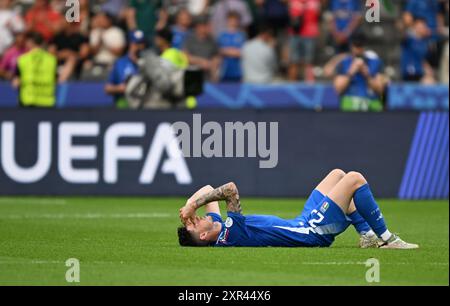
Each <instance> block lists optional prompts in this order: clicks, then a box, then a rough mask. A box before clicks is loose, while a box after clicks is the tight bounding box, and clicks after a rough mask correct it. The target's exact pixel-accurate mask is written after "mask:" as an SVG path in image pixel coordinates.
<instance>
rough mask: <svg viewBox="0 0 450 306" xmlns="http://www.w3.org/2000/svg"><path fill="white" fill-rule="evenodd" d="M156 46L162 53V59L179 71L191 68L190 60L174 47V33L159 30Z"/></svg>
mask: <svg viewBox="0 0 450 306" xmlns="http://www.w3.org/2000/svg"><path fill="white" fill-rule="evenodd" d="M155 41H156V42H155V45H156V47H157V48H158V50H159V52H160V57H161V58H162V59H163V60H165V61H166V62H168V63H170V64H171V65H173V66H175V67H176V68H177V69H186V68H187V67H188V66H189V59H188V57H187V56H186V54H185V53H184V52H183V51H180V50H178V49H177V48H174V47H172V45H171V42H172V41H173V34H172V31H170V30H168V29H162V30H159V31H158V32H157V33H156V38H155Z"/></svg>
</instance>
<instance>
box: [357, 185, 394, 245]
mask: <svg viewBox="0 0 450 306" xmlns="http://www.w3.org/2000/svg"><path fill="white" fill-rule="evenodd" d="M353 200H354V202H355V206H356V210H357V211H358V212H359V214H360V215H361V216H362V217H363V218H364V219H365V220H366V222H367V223H368V224H369V225H370V227H371V228H372V230H373V231H374V232H375V233H376V234H377V236H378V237H381V235H382V234H384V233H385V232H386V231H387V227H386V223H385V222H384V218H383V214H382V213H381V211H380V208H379V207H378V204H377V202H375V199H374V197H373V194H372V191H370V187H369V184H365V185H363V186H361V187H360V188H358V190H356V192H355V194H354V195H353Z"/></svg>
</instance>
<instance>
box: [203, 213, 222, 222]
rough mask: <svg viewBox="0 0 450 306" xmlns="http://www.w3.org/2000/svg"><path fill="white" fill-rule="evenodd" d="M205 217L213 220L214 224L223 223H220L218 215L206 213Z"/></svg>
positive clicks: (220, 218)
mask: <svg viewBox="0 0 450 306" xmlns="http://www.w3.org/2000/svg"><path fill="white" fill-rule="evenodd" d="M206 216H209V217H211V218H212V220H213V221H214V222H220V223H222V222H223V221H222V217H221V216H220V215H219V214H216V213H207V214H206Z"/></svg>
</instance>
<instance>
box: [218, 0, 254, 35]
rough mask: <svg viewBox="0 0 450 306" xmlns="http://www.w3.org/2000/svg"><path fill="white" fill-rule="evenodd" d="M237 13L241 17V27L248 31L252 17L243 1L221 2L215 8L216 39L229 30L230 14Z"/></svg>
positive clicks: (230, 0) (228, 0)
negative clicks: (228, 18)
mask: <svg viewBox="0 0 450 306" xmlns="http://www.w3.org/2000/svg"><path fill="white" fill-rule="evenodd" d="M230 12H235V13H236V14H238V15H239V17H240V23H241V27H242V28H244V29H246V28H247V27H248V26H249V25H250V24H251V23H252V15H251V13H250V11H249V9H248V6H247V4H246V3H245V2H244V1H242V0H219V1H218V2H217V3H216V4H215V5H214V7H213V13H212V18H211V19H212V27H213V33H214V36H215V37H218V36H219V35H220V33H223V32H225V31H226V30H227V23H228V21H227V16H228V13H230Z"/></svg>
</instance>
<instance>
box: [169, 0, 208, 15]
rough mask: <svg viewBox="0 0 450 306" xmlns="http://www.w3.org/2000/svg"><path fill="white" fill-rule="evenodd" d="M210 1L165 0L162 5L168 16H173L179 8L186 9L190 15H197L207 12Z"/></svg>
mask: <svg viewBox="0 0 450 306" xmlns="http://www.w3.org/2000/svg"><path fill="white" fill-rule="evenodd" d="M212 1H215V0H212ZM210 2H211V1H210V0H165V1H164V2H163V7H164V9H165V10H166V11H167V13H168V15H169V16H175V15H177V13H178V12H179V11H180V10H182V9H186V10H187V11H188V12H189V14H190V15H191V16H193V17H197V16H201V15H205V14H209V9H210Z"/></svg>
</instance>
